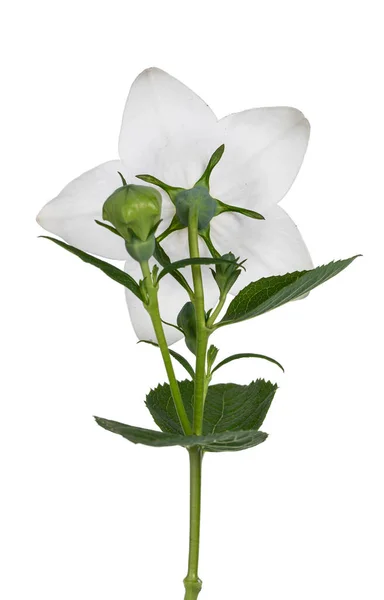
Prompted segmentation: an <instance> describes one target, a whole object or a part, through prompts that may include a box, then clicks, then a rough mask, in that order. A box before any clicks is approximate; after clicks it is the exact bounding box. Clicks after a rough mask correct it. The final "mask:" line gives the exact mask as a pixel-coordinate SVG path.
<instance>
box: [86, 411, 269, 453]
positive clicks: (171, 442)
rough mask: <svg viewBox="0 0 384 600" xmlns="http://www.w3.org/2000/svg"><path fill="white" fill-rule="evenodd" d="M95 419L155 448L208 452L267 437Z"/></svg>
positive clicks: (246, 445) (238, 447)
mask: <svg viewBox="0 0 384 600" xmlns="http://www.w3.org/2000/svg"><path fill="white" fill-rule="evenodd" d="M95 421H96V423H97V424H98V425H100V427H103V429H106V430H107V431H111V432H112V433H117V434H118V435H121V436H123V437H124V438H125V439H127V440H129V441H130V442H133V443H134V444H144V445H145V446H153V447H155V448H162V447H166V446H182V447H184V448H192V447H194V446H201V447H202V448H204V449H205V450H208V451H209V452H225V451H232V452H233V451H237V450H244V449H246V448H252V447H253V446H257V445H258V444H261V443H262V442H264V441H265V440H266V438H267V437H268V436H267V434H266V433H263V432H262V431H225V432H222V433H219V432H217V433H211V434H209V435H201V436H197V435H181V434H174V433H163V432H162V431H153V430H152V429H143V428H142V427H132V425H125V424H124V423H119V422H118V421H110V420H108V419H102V418H100V417H95Z"/></svg>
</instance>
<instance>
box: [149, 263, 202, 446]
mask: <svg viewBox="0 0 384 600" xmlns="http://www.w3.org/2000/svg"><path fill="white" fill-rule="evenodd" d="M141 270H142V272H143V275H144V279H145V285H146V289H147V293H148V301H149V302H148V304H147V305H146V309H147V311H148V313H149V316H150V317H151V321H152V325H153V328H154V330H155V334H156V339H157V343H158V345H159V348H160V352H161V355H162V357H163V361H164V366H165V370H166V372H167V375H168V380H169V386H170V388H171V393H172V398H173V401H174V404H175V408H176V412H177V415H178V417H179V420H180V424H181V426H182V428H183V431H184V433H185V434H186V435H191V434H192V427H191V424H190V422H189V418H188V415H187V413H186V410H185V406H184V403H183V399H182V397H181V393H180V388H179V384H178V382H177V379H176V376H175V372H174V370H173V364H172V359H171V355H170V352H169V348H168V344H167V340H166V337H165V334H164V328H163V323H162V321H161V316H160V311H159V302H158V298H157V287H156V286H155V285H154V284H153V281H152V274H151V270H150V268H149V265H148V261H144V262H142V263H141Z"/></svg>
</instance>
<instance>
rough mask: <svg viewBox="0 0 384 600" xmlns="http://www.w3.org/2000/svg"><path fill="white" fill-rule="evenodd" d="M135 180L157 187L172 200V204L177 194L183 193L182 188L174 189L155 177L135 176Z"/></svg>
mask: <svg viewBox="0 0 384 600" xmlns="http://www.w3.org/2000/svg"><path fill="white" fill-rule="evenodd" d="M136 177H137V179H141V181H145V182H146V183H150V184H152V185H157V186H158V187H159V188H161V189H162V190H164V192H166V193H167V194H168V196H169V197H170V199H171V200H172V202H173V203H175V199H176V196H177V194H178V193H179V192H181V191H183V189H184V188H179V187H174V186H172V185H168V184H167V183H164V181H161V180H160V179H157V177H153V176H152V175H146V174H144V175H136Z"/></svg>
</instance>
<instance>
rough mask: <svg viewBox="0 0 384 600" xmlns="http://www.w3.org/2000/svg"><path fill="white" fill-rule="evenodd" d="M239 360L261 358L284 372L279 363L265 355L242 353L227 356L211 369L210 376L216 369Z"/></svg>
mask: <svg viewBox="0 0 384 600" xmlns="http://www.w3.org/2000/svg"><path fill="white" fill-rule="evenodd" d="M239 358H262V359H264V360H267V361H269V362H271V363H273V364H274V365H277V366H278V367H280V369H281V370H282V371H284V367H283V365H281V364H280V363H279V362H277V360H275V359H274V358H271V357H270V356H265V354H254V353H253V352H242V353H241V354H232V355H231V356H227V358H224V360H222V361H221V362H219V363H218V364H217V365H216V367H215V368H214V369H212V371H211V375H213V373H214V372H215V371H217V369H220V367H223V366H224V365H227V364H228V363H230V362H232V361H233V360H238V359H239Z"/></svg>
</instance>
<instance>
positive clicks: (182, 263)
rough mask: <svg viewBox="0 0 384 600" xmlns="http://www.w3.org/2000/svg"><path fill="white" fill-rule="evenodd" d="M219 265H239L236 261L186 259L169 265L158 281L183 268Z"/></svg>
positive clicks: (160, 274) (161, 272)
mask: <svg viewBox="0 0 384 600" xmlns="http://www.w3.org/2000/svg"><path fill="white" fill-rule="evenodd" d="M219 263H226V264H230V265H233V264H235V265H237V263H236V262H235V261H233V260H228V259H226V258H184V259H182V260H177V261H176V262H173V263H169V264H168V265H167V266H166V267H165V268H164V269H163V270H162V271H160V273H159V276H158V278H157V280H158V281H160V279H162V278H163V277H164V276H165V275H167V274H168V273H171V272H173V271H176V270H177V269H182V268H183V267H188V266H190V265H216V264H219ZM238 266H239V267H240V264H238ZM243 268H244V267H243Z"/></svg>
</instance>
